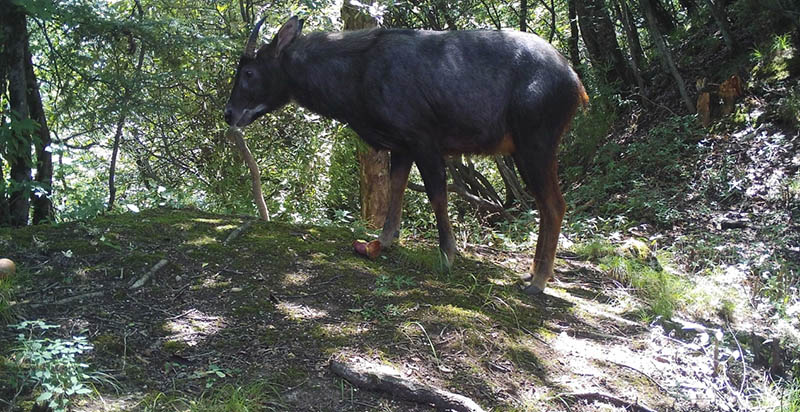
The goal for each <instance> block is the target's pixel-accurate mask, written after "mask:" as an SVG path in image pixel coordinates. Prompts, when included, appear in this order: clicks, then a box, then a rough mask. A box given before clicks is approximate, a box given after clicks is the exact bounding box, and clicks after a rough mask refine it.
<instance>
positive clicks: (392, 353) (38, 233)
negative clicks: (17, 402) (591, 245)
mask: <svg viewBox="0 0 800 412" xmlns="http://www.w3.org/2000/svg"><path fill="white" fill-rule="evenodd" d="M244 222H245V219H243V218H239V217H233V216H220V215H212V214H206V213H202V212H198V211H193V210H167V209H159V210H151V211H146V212H143V213H140V214H136V215H125V216H113V217H104V218H99V219H97V220H93V221H87V222H82V223H74V224H65V225H59V226H51V227H28V228H23V229H17V230H13V231H12V230H2V231H0V242H5V244H6V245H10V253H8V255H10V257H11V258H12V259H14V260H15V261H17V262H18V265H19V267H20V269H21V270H20V276H19V279H18V283H19V284H21V285H22V287H21V289H20V290H19V291H18V292H19V293H18V298H19V300H20V303H18V304H17V305H16V306H15V307H16V309H17V312H18V314H19V315H20V316H21V317H22V318H25V319H37V318H41V319H45V320H46V321H47V322H49V323H55V324H59V325H61V329H60V333H61V334H63V335H71V334H77V333H83V334H85V335H86V336H88V337H89V340H90V341H91V342H92V343H93V344H94V347H95V350H94V351H93V354H92V356H91V358H90V359H88V362H89V363H90V364H91V365H92V366H93V367H95V368H97V369H99V370H102V371H104V372H106V373H109V374H110V375H112V376H113V377H115V378H116V381H117V382H118V385H119V393H115V392H114V391H113V390H112V388H100V392H101V394H102V402H99V401H97V400H95V401H92V402H85V403H83V404H82V406H81V407H79V408H78V409H81V408H83V409H87V410H167V409H169V410H174V409H178V410H183V409H187V408H189V407H191V405H192V404H193V403H196V402H198V399H200V400H203V399H205V400H210V399H213V396H214V393H215V391H218V390H219V389H220V388H223V387H225V385H232V386H229V387H234V388H241V387H253V386H252V385H253V384H255V383H257V386H255V387H257V388H260V390H261V391H262V392H264V391H266V392H268V394H267V395H266V396H265V397H264V398H263V401H262V404H261V405H260V407H262V408H263V410H309V411H312V410H313V411H343V410H353V411H360V410H377V409H380V410H396V411H408V410H429V407H428V406H426V405H417V404H414V403H407V402H401V401H397V400H393V399H392V397H391V395H386V394H377V393H370V392H365V391H360V390H357V389H355V388H353V387H352V386H350V385H349V384H348V383H346V382H344V381H342V380H340V379H338V378H337V377H335V376H334V375H333V374H332V373H331V372H330V371H329V369H328V362H329V359H330V358H331V357H332V356H333V355H339V354H344V355H349V354H352V355H358V356H361V357H364V358H367V359H372V360H374V361H376V362H381V363H387V364H391V365H393V366H394V367H396V368H397V369H399V370H400V371H402V373H403V374H404V375H405V376H406V377H408V378H411V379H415V380H418V381H421V382H425V383H428V384H432V385H435V386H438V387H441V388H443V389H447V390H450V391H452V392H456V393H459V394H462V395H465V396H468V397H470V398H472V399H474V400H475V401H476V402H478V403H479V404H481V405H482V406H483V407H484V408H493V410H531V411H538V410H572V411H581V410H586V411H589V410H596V409H597V408H598V407H599V405H600V404H603V405H606V404H604V403H603V401H602V400H590V399H588V398H587V400H583V401H581V400H577V401H576V400H574V399H571V398H567V397H560V396H559V394H564V393H603V394H610V395H612V396H613V397H616V398H619V399H623V400H627V401H629V402H631V403H637V402H638V403H641V404H646V405H648V406H650V407H651V408H655V409H657V410H667V409H669V410H673V409H678V410H681V409H683V410H698V409H705V408H704V407H703V403H702V402H700V403H698V401H697V400H696V399H694V400H693V399H688V397H686V396H677V395H676V394H677V393H678V391H679V389H678V387H677V386H675V385H672V386H670V387H666V388H665V386H669V385H667V384H666V383H665V382H662V383H659V382H658V379H659V377H660V376H661V375H659V374H658V373H657V372H658V371H659V370H664V368H661V369H659V368H658V363H659V362H660V360H658V358H655V360H653V356H655V355H653V353H654V351H660V350H661V348H657V347H658V346H659V345H662V347H663V345H664V344H665V342H664V341H663V340H661V339H660V338H659V337H654V336H653V334H652V333H651V331H650V330H649V328H648V327H647V325H643V324H641V323H639V322H637V321H635V320H630V319H626V318H624V317H622V316H621V315H620V314H621V313H623V312H622V310H623V309H624V308H619V309H618V308H617V307H616V306H615V303H617V299H616V298H615V297H614V296H610V295H608V293H609V292H610V289H609V290H606V289H605V286H604V283H605V280H604V279H603V277H602V276H601V275H600V274H599V273H597V272H596V271H592V270H590V269H587V267H585V266H581V265H582V262H573V261H562V264H560V265H559V266H560V272H561V273H560V274H559V278H560V281H559V282H556V283H554V285H553V286H554V288H551V289H549V290H548V295H547V296H544V297H539V298H530V297H528V296H526V295H524V294H523V293H521V292H520V291H519V289H518V285H517V277H518V275H520V274H522V273H523V272H524V270H525V268H526V267H527V266H528V265H529V263H530V257H529V256H526V255H522V254H513V253H508V252H502V251H492V250H490V249H487V248H484V247H477V246H476V247H470V248H467V250H465V251H462V252H463V253H462V257H461V258H460V259H458V261H457V262H456V264H455V267H454V269H453V270H452V271H451V272H450V273H438V272H437V271H436V270H435V269H434V268H435V267H436V257H437V255H438V254H437V253H436V252H435V246H434V245H433V244H430V243H426V242H421V243H420V242H417V241H408V240H406V241H405V242H401V245H400V246H398V247H395V248H393V249H392V250H390V251H387V253H386V254H385V255H384V256H382V257H380V258H378V259H377V260H376V261H368V260H365V259H363V258H361V257H359V256H356V255H354V254H353V252H352V250H351V246H350V245H351V243H352V241H353V239H354V236H355V235H354V234H353V233H352V231H351V230H350V229H348V228H342V227H314V226H297V225H289V224H283V223H265V222H257V223H255V224H253V225H252V226H250V227H249V228H248V229H246V230H244V231H243V232H242V234H241V235H240V236H239V237H237V238H236V239H234V240H232V241H230V242H229V243H227V244H225V240H226V239H227V238H228V236H229V235H230V234H231V233H232V232H233V231H234V230H236V229H237V228H239V227H241V226H242V224H243V223H244ZM0 244H2V243H0ZM162 259H165V260H166V261H167V264H166V266H164V267H163V268H162V269H161V270H159V271H158V272H156V273H155V274H154V275H153V277H152V278H151V279H150V280H149V281H148V282H147V283H146V284H145V285H144V286H143V287H141V288H138V289H131V288H130V285H131V284H132V283H133V282H134V281H135V280H137V279H140V278H141V277H142V275H143V274H145V273H146V272H148V270H149V269H150V268H151V267H153V265H155V264H156V263H157V262H159V261H160V260H162ZM81 296H85V298H81ZM65 299H72V300H69V301H66V302H65V301H64V300H65ZM0 333H2V335H0V338H2V339H3V340H7V341H8V340H11V339H12V334H11V333H10V332H9V330H4V331H2V332H0ZM654 368H655V369H654ZM676 385H677V384H676ZM260 396H264V393H262V394H261V395H260ZM606 406H607V407H608V408H609V409H608V410H614V406H613V405H611V404H607V405H606ZM709 408H710V407H709ZM619 410H623V409H621V408H620V409H619Z"/></svg>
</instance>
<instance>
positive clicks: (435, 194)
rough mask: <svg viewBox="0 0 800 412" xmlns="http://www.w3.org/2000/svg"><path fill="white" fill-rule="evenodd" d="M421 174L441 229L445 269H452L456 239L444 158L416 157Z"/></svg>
mask: <svg viewBox="0 0 800 412" xmlns="http://www.w3.org/2000/svg"><path fill="white" fill-rule="evenodd" d="M415 161H416V163H417V169H419V174H420V175H422V181H423V182H424V183H425V192H426V193H427V194H428V200H430V202H431V206H432V207H433V213H434V214H435V215H436V228H437V229H438V230H439V251H440V252H441V256H442V258H443V262H442V263H443V265H444V269H445V270H450V267H451V266H452V264H453V259H454V258H455V255H456V241H455V238H454V237H453V229H452V227H451V226H450V218H449V216H448V215H447V173H446V172H445V164H444V158H443V157H442V156H441V155H439V154H430V155H427V156H421V157H419V158H417V159H415Z"/></svg>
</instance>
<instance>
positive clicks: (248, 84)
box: [225, 17, 303, 127]
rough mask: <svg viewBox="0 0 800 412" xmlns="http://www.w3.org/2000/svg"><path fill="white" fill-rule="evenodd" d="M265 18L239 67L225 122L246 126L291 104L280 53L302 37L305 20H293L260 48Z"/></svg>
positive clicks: (226, 107)
mask: <svg viewBox="0 0 800 412" xmlns="http://www.w3.org/2000/svg"><path fill="white" fill-rule="evenodd" d="M263 23H264V19H263V18H262V19H261V20H259V21H258V23H256V26H255V27H254V28H253V31H252V32H251V33H250V38H249V39H248V40H247V45H246V46H245V48H244V53H243V54H242V57H241V58H240V59H239V66H238V67H237V68H236V77H235V78H234V81H233V91H231V97H230V99H228V104H227V105H225V122H226V123H228V124H229V125H231V126H238V127H244V126H247V125H248V124H250V123H253V121H254V120H256V119H257V118H259V117H261V116H263V115H264V114H265V113H268V112H271V111H273V110H275V109H278V108H279V107H281V106H283V105H284V104H286V103H288V102H289V86H288V84H287V79H286V74H285V73H284V71H283V70H282V69H281V67H280V57H281V54H282V53H283V52H284V51H285V50H286V47H287V46H289V44H291V43H292V41H293V40H294V39H295V38H297V36H299V35H300V31H301V30H302V28H303V21H302V20H298V19H297V17H292V18H290V19H289V21H287V22H286V23H285V24H284V25H283V27H281V29H280V30H279V31H278V33H277V34H276V35H275V37H273V39H272V41H271V42H270V43H269V44H265V45H263V46H261V48H259V49H257V47H256V43H257V42H258V31H259V29H261V25H262V24H263Z"/></svg>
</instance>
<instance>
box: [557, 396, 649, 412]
mask: <svg viewBox="0 0 800 412" xmlns="http://www.w3.org/2000/svg"><path fill="white" fill-rule="evenodd" d="M556 397H557V398H560V399H564V398H569V399H575V400H578V399H584V400H587V401H598V402H605V403H610V404H612V405H614V406H617V407H620V408H625V410H631V411H639V412H656V411H655V410H654V409H650V408H648V407H647V406H645V405H642V404H640V403H639V402H638V401H637V402H628V401H626V400H624V399H620V398H617V397H616V396H614V395H609V394H607V393H602V392H570V393H562V394H559V395H557V396H556Z"/></svg>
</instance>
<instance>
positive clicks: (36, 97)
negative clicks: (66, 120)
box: [25, 43, 54, 225]
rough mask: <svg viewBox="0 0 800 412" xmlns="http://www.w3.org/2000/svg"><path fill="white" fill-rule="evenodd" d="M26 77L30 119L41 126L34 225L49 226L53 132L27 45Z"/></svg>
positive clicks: (50, 217)
mask: <svg viewBox="0 0 800 412" xmlns="http://www.w3.org/2000/svg"><path fill="white" fill-rule="evenodd" d="M25 73H26V79H25V80H26V83H27V88H28V96H27V97H28V109H29V113H30V117H31V119H33V120H34V121H35V122H36V123H38V124H39V126H38V128H37V129H36V131H35V133H36V136H37V139H34V142H33V145H34V147H35V148H36V177H35V179H34V180H35V181H36V183H37V184H38V186H39V189H40V190H38V191H37V192H36V193H33V194H32V196H31V203H33V224H34V225H38V224H40V223H46V222H50V221H52V220H53V218H54V216H53V201H52V198H51V197H52V194H53V154H52V153H51V152H50V143H51V140H50V129H49V128H48V127H47V118H46V117H45V115H44V105H43V104H42V95H41V93H39V84H38V83H37V82H36V73H34V71H33V56H32V55H31V52H30V50H29V45H28V44H27V43H26V44H25Z"/></svg>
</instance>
